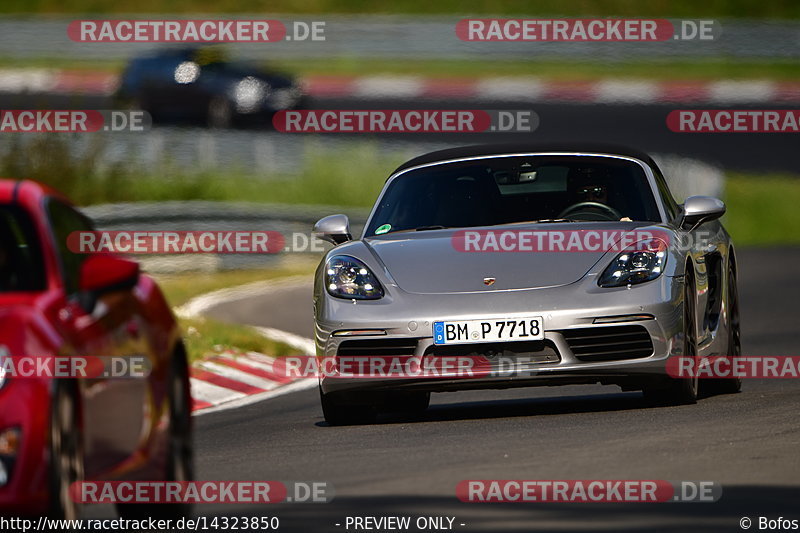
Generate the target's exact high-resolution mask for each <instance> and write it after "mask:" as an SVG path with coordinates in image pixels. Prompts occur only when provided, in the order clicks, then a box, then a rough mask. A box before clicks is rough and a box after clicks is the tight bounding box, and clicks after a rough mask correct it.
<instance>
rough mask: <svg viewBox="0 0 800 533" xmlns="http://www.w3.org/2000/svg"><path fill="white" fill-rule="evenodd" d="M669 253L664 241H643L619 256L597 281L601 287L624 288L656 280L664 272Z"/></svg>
mask: <svg viewBox="0 0 800 533" xmlns="http://www.w3.org/2000/svg"><path fill="white" fill-rule="evenodd" d="M666 262H667V251H666V245H665V244H664V241H661V240H659V239H654V240H652V241H642V242H639V243H637V244H636V245H635V246H633V247H632V248H630V249H628V250H625V251H624V252H622V253H620V254H619V255H617V257H615V258H614V260H613V261H611V264H610V265H608V267H606V269H605V270H604V271H603V273H602V274H601V275H600V279H598V280H597V284H598V285H600V286H601V287H622V286H624V285H635V284H637V283H644V282H645V281H651V280H654V279H656V278H657V277H658V276H660V275H661V273H662V272H664V265H665V264H666Z"/></svg>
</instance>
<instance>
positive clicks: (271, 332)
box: [253, 326, 317, 356]
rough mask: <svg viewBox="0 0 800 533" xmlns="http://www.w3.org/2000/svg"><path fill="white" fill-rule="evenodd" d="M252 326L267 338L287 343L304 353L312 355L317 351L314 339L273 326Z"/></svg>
mask: <svg viewBox="0 0 800 533" xmlns="http://www.w3.org/2000/svg"><path fill="white" fill-rule="evenodd" d="M253 328H254V329H255V330H256V331H258V332H259V333H261V334H262V335H264V336H265V337H267V338H268V339H272V340H274V341H279V342H282V343H284V344H288V345H289V346H291V347H292V348H295V349H297V350H300V351H302V352H303V353H304V354H305V355H308V356H314V355H316V353H317V349H316V346H315V345H314V341H312V340H311V339H307V338H305V337H301V336H300V335H295V334H294V333H289V332H288V331H283V330H280V329H275V328H266V327H263V326H253Z"/></svg>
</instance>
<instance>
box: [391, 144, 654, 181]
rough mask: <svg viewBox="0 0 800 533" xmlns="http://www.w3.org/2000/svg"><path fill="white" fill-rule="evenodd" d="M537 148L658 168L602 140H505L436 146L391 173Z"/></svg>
mask: <svg viewBox="0 0 800 533" xmlns="http://www.w3.org/2000/svg"><path fill="white" fill-rule="evenodd" d="M537 152H577V153H593V154H607V155H618V156H623V157H631V158H633V159H638V160H640V161H642V162H643V163H646V164H647V165H649V166H650V167H652V168H653V169H658V165H656V163H655V161H653V158H652V157H650V155H648V154H646V153H644V152H642V151H639V150H636V149H633V148H630V147H627V146H620V145H614V144H602V143H506V144H479V145H473V146H463V147H460V148H448V149H446V150H437V151H435V152H430V153H427V154H424V155H421V156H419V157H415V158H414V159H411V160H409V161H407V162H405V163H403V164H402V165H400V166H399V167H397V169H395V171H394V172H392V174H396V173H398V172H400V171H402V170H406V169H409V168H412V167H416V166H420V165H426V164H431V163H437V162H442V161H449V160H452V159H464V158H470V157H481V156H494V155H503V154H519V153H537Z"/></svg>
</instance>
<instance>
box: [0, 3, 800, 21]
mask: <svg viewBox="0 0 800 533" xmlns="http://www.w3.org/2000/svg"><path fill="white" fill-rule="evenodd" d="M387 6H391V7H387ZM264 11H266V12H268V13H287V14H291V13H296V14H316V15H320V14H325V13H380V14H391V13H409V14H444V15H451V16H452V15H453V14H454V13H460V14H463V16H468V14H472V15H479V14H484V15H526V16H531V17H532V16H573V17H592V16H595V17H623V16H627V17H665V18H670V17H733V18H738V17H743V18H758V17H770V18H799V17H800V5H798V4H797V2H794V1H793V0H771V1H770V2H750V1H747V0H707V1H705V2H696V1H694V0H670V2H663V1H660V2H632V1H631V0H593V1H587V0H581V1H576V2H564V1H563V0H538V1H537V2H530V1H529V0H492V1H491V2H489V1H486V0H482V1H479V2H463V1H461V0H440V1H439V2H430V1H428V0H395V1H394V2H391V3H381V2H370V1H368V0H308V1H306V2H297V1H294V0H271V1H270V2H264V1H261V2H257V1H253V0H170V1H169V2H164V1H163V0H117V1H116V2H105V1H103V0H6V1H5V2H3V3H2V5H1V6H0V12H2V13H159V12H167V13H258V12H264Z"/></svg>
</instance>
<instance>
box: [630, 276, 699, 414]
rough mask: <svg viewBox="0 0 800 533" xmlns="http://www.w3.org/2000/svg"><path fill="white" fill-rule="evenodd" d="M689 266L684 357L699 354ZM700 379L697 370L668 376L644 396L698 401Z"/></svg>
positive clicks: (673, 402)
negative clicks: (684, 376) (686, 373)
mask: <svg viewBox="0 0 800 533" xmlns="http://www.w3.org/2000/svg"><path fill="white" fill-rule="evenodd" d="M690 268H691V267H687V271H686V276H685V277H684V283H685V288H684V293H683V357H696V356H697V321H696V319H695V317H696V316H697V314H696V301H695V290H694V289H695V287H694V276H693V275H692V273H691V270H690ZM698 391H699V379H698V377H697V372H695V375H694V376H693V377H688V378H672V377H669V378H667V381H666V383H661V384H654V385H651V386H648V387H646V388H645V389H644V391H643V392H644V397H645V399H647V400H648V401H650V402H653V403H656V404H670V405H686V404H693V403H697V397H698Z"/></svg>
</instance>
